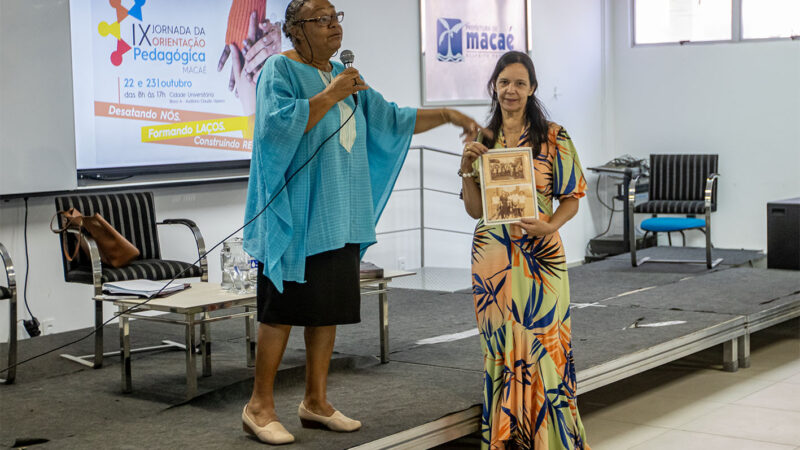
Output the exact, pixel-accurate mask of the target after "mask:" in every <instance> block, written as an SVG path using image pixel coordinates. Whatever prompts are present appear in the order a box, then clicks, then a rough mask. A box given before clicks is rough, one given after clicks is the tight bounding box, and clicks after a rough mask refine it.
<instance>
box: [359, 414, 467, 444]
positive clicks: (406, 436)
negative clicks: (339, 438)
mask: <svg viewBox="0 0 800 450" xmlns="http://www.w3.org/2000/svg"><path fill="white" fill-rule="evenodd" d="M480 417H481V405H475V406H472V407H470V408H468V409H465V410H464V411H460V412H457V413H455V414H449V415H447V416H444V417H442V418H441V419H438V420H434V421H433V422H428V423H426V424H424V425H420V426H418V427H414V428H411V429H409V430H405V431H401V432H399V433H395V434H392V435H390V436H386V437H384V438H381V439H378V440H376V441H372V442H367V443H366V444H362V445H359V446H358V447H352V448H353V449H357V450H377V449H385V448H392V449H420V448H431V447H435V446H437V445H441V444H444V443H446V442H450V441H452V440H455V439H458V438H460V437H462V436H466V435H468V434H471V433H474V432H476V431H478V429H479V427H480Z"/></svg>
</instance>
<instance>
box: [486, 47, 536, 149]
mask: <svg viewBox="0 0 800 450" xmlns="http://www.w3.org/2000/svg"><path fill="white" fill-rule="evenodd" d="M515 63H520V64H522V65H523V66H525V68H526V69H527V70H528V80H529V81H530V83H531V87H533V93H532V94H531V95H530V97H528V101H527V103H526V104H525V119H526V120H527V122H528V125H529V128H528V129H529V137H530V142H531V145H532V146H533V156H534V157H536V156H538V155H539V152H540V151H541V147H542V143H544V142H546V141H547V129H548V123H547V113H546V112H545V110H544V107H543V106H542V104H541V103H540V102H539V99H537V98H536V95H535V94H536V89H537V88H538V87H539V83H538V82H537V81H536V69H534V68H533V61H531V58H530V57H529V56H528V55H526V54H525V53H522V52H515V51H512V52H508V53H506V54H504V55H503V56H501V57H500V59H499V60H498V61H497V65H496V66H495V67H494V72H492V76H491V78H489V83H487V85H486V89H488V91H489V96H490V97H491V98H492V108H491V110H490V112H489V125H488V126H487V127H486V128H488V129H489V130H491V132H492V133H493V137H492V138H491V139H490V138H488V137H487V136H483V139H482V141H483V145H485V146H487V147H489V148H492V147H494V145H495V143H496V142H497V137H498V135H499V132H500V127H501V126H502V125H503V114H502V112H501V111H500V105H499V104H498V101H497V91H496V90H495V84H496V83H497V77H498V76H499V75H500V72H502V71H503V69H505V68H506V67H508V66H509V65H511V64H515ZM508 145H512V146H516V145H517V143H516V142H509V143H508Z"/></svg>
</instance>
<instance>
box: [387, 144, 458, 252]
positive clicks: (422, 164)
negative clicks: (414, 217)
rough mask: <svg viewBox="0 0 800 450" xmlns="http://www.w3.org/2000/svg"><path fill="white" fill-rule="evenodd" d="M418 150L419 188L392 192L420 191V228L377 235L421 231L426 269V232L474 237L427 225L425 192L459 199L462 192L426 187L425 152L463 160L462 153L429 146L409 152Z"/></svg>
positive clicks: (421, 246)
mask: <svg viewBox="0 0 800 450" xmlns="http://www.w3.org/2000/svg"><path fill="white" fill-rule="evenodd" d="M412 150H417V151H419V186H418V187H413V188H404V189H394V190H393V191H392V192H393V193H394V192H410V191H419V226H417V227H411V228H403V229H398V230H390V231H381V232H378V233H376V234H377V235H385V234H395V233H405V232H408V231H417V230H418V231H419V261H420V267H425V230H433V231H443V232H445V233H456V234H464V235H469V236H472V232H465V231H459V230H450V229H444V228H437V227H430V226H426V225H425V192H426V191H428V192H438V193H440V194H446V195H452V196H455V197H458V196H459V195H460V194H461V193H460V192H451V191H445V190H442V189H434V188H430V187H425V152H426V151H429V152H434V153H439V154H442V155H448V156H453V157H456V158H461V154H460V153H456V152H453V151H449V150H442V149H438V148H434V147H428V146H424V145H422V146H413V147H411V148H409V151H412Z"/></svg>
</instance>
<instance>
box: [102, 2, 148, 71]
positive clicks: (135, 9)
mask: <svg viewBox="0 0 800 450" xmlns="http://www.w3.org/2000/svg"><path fill="white" fill-rule="evenodd" d="M145 1H147V0H135V1H134V4H133V6H132V7H131V8H130V9H126V8H125V7H124V6H122V0H108V4H109V5H111V7H112V8H114V9H115V10H116V11H117V21H116V22H114V23H111V24H109V23H108V22H106V21H102V22H100V23H99V24H98V25H97V32H98V33H100V36H103V37H105V36H109V35H111V36H113V37H115V38H116V39H117V49H116V50H114V51H113V52H111V64H113V65H115V66H118V65H120V64H122V55H124V54H125V52H127V51H128V50H130V49H131V46H130V45H128V43H127V42H125V41H124V40H123V39H122V35H121V33H120V30H119V25H120V23H122V21H123V20H125V18H126V17H128V16H131V17H134V18H136V19H139V21H140V22H141V21H142V6H144V3H145Z"/></svg>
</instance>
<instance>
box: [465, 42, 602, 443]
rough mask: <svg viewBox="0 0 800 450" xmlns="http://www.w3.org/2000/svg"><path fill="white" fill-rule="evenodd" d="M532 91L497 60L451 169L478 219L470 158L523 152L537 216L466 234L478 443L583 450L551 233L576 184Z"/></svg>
mask: <svg viewBox="0 0 800 450" xmlns="http://www.w3.org/2000/svg"><path fill="white" fill-rule="evenodd" d="M536 87H537V82H536V73H535V71H534V67H533V63H532V62H531V60H530V58H529V57H528V56H527V55H526V54H524V53H520V52H509V53H506V54H505V55H503V56H502V57H501V58H500V60H499V61H498V63H497V66H496V67H495V70H494V73H492V77H491V80H490V81H489V84H488V89H489V93H490V94H491V96H492V117H491V119H490V122H489V125H488V126H487V130H488V131H487V132H486V133H485V134H484V136H483V137H479V139H478V141H476V142H471V143H469V144H467V145H466V147H465V148H464V153H463V156H462V160H461V168H460V170H459V174H460V175H461V176H462V178H463V199H464V206H465V208H466V210H467V212H468V213H469V214H470V215H471V216H472V217H474V218H480V217H482V216H483V205H482V201H481V194H480V185H479V183H480V180H479V177H478V175H477V168H478V159H479V156H480V155H481V154H483V153H485V152H487V151H488V149H489V148H503V147H532V148H533V167H534V172H535V174H534V176H535V180H536V191H537V201H538V206H539V218H538V219H522V221H521V222H517V223H514V224H506V225H485V224H484V222H483V219H481V220H479V221H478V224H477V226H476V227H475V234H474V237H473V244H472V291H473V294H474V297H475V313H476V316H477V320H478V327H479V329H480V331H481V335H482V337H483V339H482V340H481V343H482V344H481V346H482V348H483V357H484V377H485V379H484V386H483V389H484V394H483V395H484V396H483V415H482V419H481V433H482V441H483V444H482V447H483V448H491V449H504V448H535V449H588V448H589V446H588V445H587V444H586V433H585V431H584V429H583V424H582V423H581V420H580V416H579V415H578V408H577V392H576V380H575V366H574V363H573V358H572V341H571V329H570V313H569V280H568V278H567V266H566V260H565V256H564V248H563V246H562V244H561V237H560V236H559V234H558V229H559V228H560V227H561V226H562V225H564V223H566V222H567V221H568V220H569V219H571V218H572V217H573V216H575V214H576V213H577V212H578V199H579V198H581V197H583V196H584V195H585V194H584V191H585V189H586V180H585V179H584V177H583V171H582V169H581V166H580V162H579V161H578V155H577V153H576V152H575V147H574V146H573V144H572V141H571V140H570V137H569V135H568V134H567V132H566V130H564V128H563V127H561V126H560V125H557V124H555V123H552V122H548V121H547V120H546V117H545V115H544V113H543V110H542V108H541V105H540V104H539V102H538V100H537V99H536V97H535V96H534V91H535V90H536ZM489 135H491V136H493V137H494V138H490V137H489ZM467 172H469V173H467ZM554 199H556V200H558V207H557V208H556V209H555V211H554V210H553V200H554Z"/></svg>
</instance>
